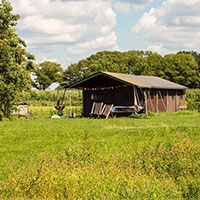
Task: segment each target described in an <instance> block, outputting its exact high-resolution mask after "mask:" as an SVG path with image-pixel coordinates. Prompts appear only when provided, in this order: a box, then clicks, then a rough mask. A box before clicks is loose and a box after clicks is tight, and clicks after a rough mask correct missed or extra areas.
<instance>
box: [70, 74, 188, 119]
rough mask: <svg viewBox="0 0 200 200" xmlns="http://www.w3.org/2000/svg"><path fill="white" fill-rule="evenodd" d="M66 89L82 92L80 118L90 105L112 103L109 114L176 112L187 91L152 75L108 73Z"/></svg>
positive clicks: (183, 105)
mask: <svg viewBox="0 0 200 200" xmlns="http://www.w3.org/2000/svg"><path fill="white" fill-rule="evenodd" d="M66 87H67V88H77V89H81V90H83V115H84V116H86V117H87V116H89V114H90V112H91V109H92V106H93V103H94V102H103V103H104V104H112V105H113V108H112V109H113V110H112V111H113V112H115V113H118V114H132V113H133V112H134V111H135V112H147V111H151V112H176V111H178V110H180V109H181V108H184V107H185V90H186V89H187V87H185V86H182V85H179V84H176V83H174V82H171V81H168V80H165V79H162V78H159V77H156V76H136V75H130V74H121V73H111V72H98V73H95V74H93V75H91V76H89V77H86V78H84V79H82V80H80V81H77V82H75V83H72V84H70V85H68V86H66ZM133 108H134V109H133Z"/></svg>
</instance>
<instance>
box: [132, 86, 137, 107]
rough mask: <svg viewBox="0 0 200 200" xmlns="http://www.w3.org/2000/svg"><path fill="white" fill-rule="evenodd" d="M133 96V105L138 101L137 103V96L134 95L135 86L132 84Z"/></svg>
mask: <svg viewBox="0 0 200 200" xmlns="http://www.w3.org/2000/svg"><path fill="white" fill-rule="evenodd" d="M133 97H134V99H133V101H134V103H133V104H134V105H138V103H137V97H136V88H135V86H133Z"/></svg>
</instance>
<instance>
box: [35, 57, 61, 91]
mask: <svg viewBox="0 0 200 200" xmlns="http://www.w3.org/2000/svg"><path fill="white" fill-rule="evenodd" d="M34 72H35V75H36V79H35V82H34V87H36V88H37V89H39V90H46V89H47V88H48V87H49V86H50V85H51V84H52V83H55V82H59V83H60V82H61V81H62V73H63V69H62V67H61V65H60V64H57V63H55V62H50V61H44V62H42V63H40V64H39V65H38V66H37V67H36V69H35V70H34Z"/></svg>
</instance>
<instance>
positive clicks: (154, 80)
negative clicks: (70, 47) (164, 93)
mask: <svg viewBox="0 0 200 200" xmlns="http://www.w3.org/2000/svg"><path fill="white" fill-rule="evenodd" d="M99 75H105V76H107V77H110V78H112V79H115V80H117V81H121V82H123V83H126V84H127V85H136V86H138V87H140V88H157V89H176V90H185V89H187V87H185V86H183V85H179V84H176V83H174V82H171V81H168V80H165V79H163V78H159V77H157V76H137V75H130V74H122V73H113V72H98V73H95V74H93V75H91V76H89V77H86V78H84V79H82V80H80V81H77V82H75V83H72V84H70V85H68V86H67V87H69V88H74V87H76V86H78V85H80V84H81V83H84V82H86V81H88V80H90V79H92V78H95V77H96V76H99Z"/></svg>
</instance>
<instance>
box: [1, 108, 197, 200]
mask: <svg viewBox="0 0 200 200" xmlns="http://www.w3.org/2000/svg"><path fill="white" fill-rule="evenodd" d="M41 108H42V107H41ZM33 110H34V108H33ZM36 111H37V110H36ZM199 124H200V117H199V114H198V113H197V112H191V111H190V112H188V111H187V114H186V111H182V112H178V114H177V113H159V114H156V115H153V116H149V118H148V119H146V118H145V119H143V118H138V119H137V118H133V117H126V118H116V119H112V120H104V119H102V120H101V119H85V118H81V119H68V118H63V119H59V120H57V119H49V118H47V117H45V118H44V117H43V118H39V117H38V118H36V119H29V120H25V119H17V120H15V121H6V120H5V121H3V122H2V123H0V130H1V133H0V136H1V137H0V144H1V151H0V172H1V173H0V199H56V198H57V199H67V198H68V199H80V198H83V199H103V198H104V197H105V198H107V199H199V191H200V188H199V180H200V179H199V178H200V177H199V174H200V172H199V170H200V166H199V156H200V155H199V154H200V152H199V150H200V146H199V145H200V144H199V142H200V140H199V131H200V126H199ZM41 152H44V153H42V154H41ZM5 160H6V161H7V162H6V164H5V165H4V164H3V163H4V162H5Z"/></svg>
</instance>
